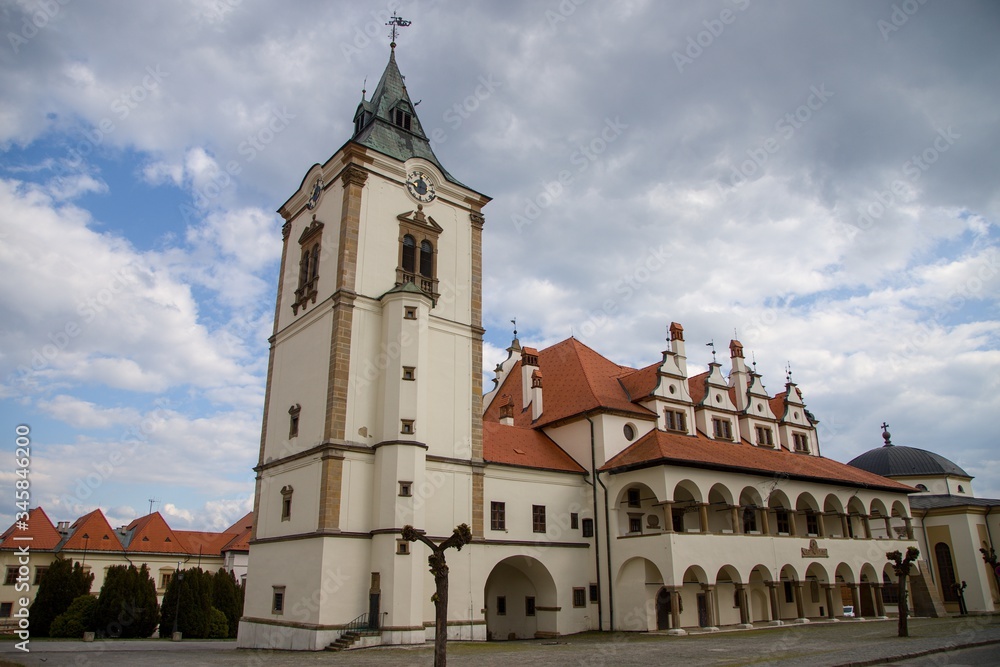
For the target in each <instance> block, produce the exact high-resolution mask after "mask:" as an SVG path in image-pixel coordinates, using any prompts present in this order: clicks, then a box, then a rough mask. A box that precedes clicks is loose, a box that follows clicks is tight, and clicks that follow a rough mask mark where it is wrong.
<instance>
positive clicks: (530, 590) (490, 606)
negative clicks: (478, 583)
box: [485, 556, 558, 640]
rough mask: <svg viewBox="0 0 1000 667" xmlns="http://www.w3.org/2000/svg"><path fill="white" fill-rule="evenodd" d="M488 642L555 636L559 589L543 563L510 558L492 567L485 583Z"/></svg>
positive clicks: (524, 557)
mask: <svg viewBox="0 0 1000 667" xmlns="http://www.w3.org/2000/svg"><path fill="white" fill-rule="evenodd" d="M485 603H486V637H487V639H494V640H500V639H534V638H535V637H536V636H539V635H541V636H553V635H555V634H556V633H557V628H556V611H555V610H556V609H558V604H557V602H556V585H555V581H554V580H553V579H552V575H551V574H549V571H548V569H547V568H546V567H545V565H543V564H542V563H541V561H539V560H537V559H535V558H532V557H530V556H511V557H510V558H505V559H503V560H502V561H500V562H499V563H497V564H496V565H494V566H493V570H492V571H490V576H489V577H487V579H486V591H485Z"/></svg>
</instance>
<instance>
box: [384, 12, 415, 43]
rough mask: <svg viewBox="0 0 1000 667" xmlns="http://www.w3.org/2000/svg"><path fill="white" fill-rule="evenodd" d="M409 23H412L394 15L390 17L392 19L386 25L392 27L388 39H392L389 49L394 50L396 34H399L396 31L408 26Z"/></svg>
mask: <svg viewBox="0 0 1000 667" xmlns="http://www.w3.org/2000/svg"><path fill="white" fill-rule="evenodd" d="M410 23H412V21H407V20H406V19H403V18H400V17H398V16H396V15H395V14H393V15H392V18H391V19H389V21H388V22H387V23H386V25H388V26H392V30H391V31H390V32H389V38H390V39H392V41H391V42H389V48H391V49H395V48H396V34H397V33H398V32H399V30H398V29H399V28H405V27H406V26H408V25H410Z"/></svg>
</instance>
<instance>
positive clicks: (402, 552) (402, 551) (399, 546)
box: [396, 540, 410, 556]
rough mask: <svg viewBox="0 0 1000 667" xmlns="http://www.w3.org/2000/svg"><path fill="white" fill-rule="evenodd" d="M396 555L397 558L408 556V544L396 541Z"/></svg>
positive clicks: (403, 541)
mask: <svg viewBox="0 0 1000 667" xmlns="http://www.w3.org/2000/svg"><path fill="white" fill-rule="evenodd" d="M396 554H397V555H399V556H409V555H410V543H409V542H407V541H406V540H396Z"/></svg>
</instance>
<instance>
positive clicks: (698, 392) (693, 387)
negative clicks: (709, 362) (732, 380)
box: [688, 371, 711, 405]
mask: <svg viewBox="0 0 1000 667" xmlns="http://www.w3.org/2000/svg"><path fill="white" fill-rule="evenodd" d="M710 372H711V371H705V372H704V373H699V374H698V375H695V376H694V377H689V378H688V393H690V394H691V402H692V403H694V404H695V405H698V404H699V403H701V401H702V399H704V398H705V380H707V379H708V374H709V373H710Z"/></svg>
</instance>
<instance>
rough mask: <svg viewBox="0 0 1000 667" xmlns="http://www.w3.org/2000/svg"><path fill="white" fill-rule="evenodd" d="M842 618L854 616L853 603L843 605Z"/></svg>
mask: <svg viewBox="0 0 1000 667" xmlns="http://www.w3.org/2000/svg"><path fill="white" fill-rule="evenodd" d="M844 618H854V605H850V604H845V605H844Z"/></svg>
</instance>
